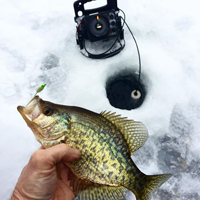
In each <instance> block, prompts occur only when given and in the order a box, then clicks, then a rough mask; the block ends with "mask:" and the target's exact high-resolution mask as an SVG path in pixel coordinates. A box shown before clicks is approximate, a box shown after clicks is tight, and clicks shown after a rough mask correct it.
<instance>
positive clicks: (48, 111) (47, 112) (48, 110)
mask: <svg viewBox="0 0 200 200" xmlns="http://www.w3.org/2000/svg"><path fill="white" fill-rule="evenodd" d="M43 113H44V114H45V115H46V116H51V115H52V114H53V108H51V107H49V106H47V107H45V108H44V110H43Z"/></svg>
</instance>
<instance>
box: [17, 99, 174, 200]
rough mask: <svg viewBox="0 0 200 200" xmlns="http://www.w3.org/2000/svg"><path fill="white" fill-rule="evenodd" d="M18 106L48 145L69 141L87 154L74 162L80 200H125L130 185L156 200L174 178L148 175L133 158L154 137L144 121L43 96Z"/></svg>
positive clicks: (140, 196) (146, 199)
mask: <svg viewBox="0 0 200 200" xmlns="http://www.w3.org/2000/svg"><path fill="white" fill-rule="evenodd" d="M17 109H18V111H19V112H20V114H21V115H22V117H23V118H24V120H25V121H26V123H27V125H28V126H29V127H30V128H31V130H32V131H33V133H34V135H35V137H36V139H37V140H38V141H39V142H40V143H41V144H42V145H43V146H44V147H45V148H48V147H51V146H54V145H56V144H59V143H66V144H67V145H69V146H70V147H72V148H76V149H79V150H80V152H81V159H80V160H78V161H76V162H74V163H70V164H69V167H70V169H71V171H72V173H73V176H72V186H73V187H74V188H75V189H74V190H75V191H76V193H77V194H78V197H79V199H80V200H88V199H90V200H102V199H104V200H124V197H125V193H126V190H127V189H129V190H131V191H132V192H133V193H134V194H135V196H136V198H137V200H150V198H151V195H152V194H153V193H154V192H155V191H156V190H157V189H158V188H159V187H160V186H161V185H162V184H163V183H164V182H165V181H167V180H168V179H169V178H170V177H171V175H170V174H161V175H152V176H150V175H145V174H144V173H143V172H141V171H140V170H139V169H138V168H137V166H136V165H135V163H134V162H133V161H132V159H131V155H132V154H133V153H134V152H135V151H137V150H138V149H139V148H140V147H142V146H143V144H144V143H145V142H146V140H147V137H148V135H147V129H146V127H145V126H144V125H143V124H142V123H141V122H136V121H133V120H128V119H127V118H122V117H120V115H115V113H110V112H106V111H104V112H102V113H100V114H98V113H95V112H92V111H89V110H86V109H84V108H80V107H74V106H64V105H58V104H54V103H51V102H48V101H43V100H42V99H41V98H39V96H35V97H34V98H33V99H32V100H31V101H30V102H29V103H28V104H27V105H26V106H25V107H22V106H18V107H17Z"/></svg>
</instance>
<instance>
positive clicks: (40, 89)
mask: <svg viewBox="0 0 200 200" xmlns="http://www.w3.org/2000/svg"><path fill="white" fill-rule="evenodd" d="M45 86H46V84H42V85H41V86H40V87H38V89H37V90H36V93H35V96H36V95H37V94H38V93H39V92H41V91H42V90H44V88H45Z"/></svg>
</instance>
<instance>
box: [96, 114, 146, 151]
mask: <svg viewBox="0 0 200 200" xmlns="http://www.w3.org/2000/svg"><path fill="white" fill-rule="evenodd" d="M100 115H102V116H103V117H105V118H106V119H107V120H109V121H110V122H112V123H113V124H114V125H115V126H116V127H117V128H118V129H119V130H120V132H121V134H122V135H123V137H124V140H125V141H126V143H127V145H128V147H129V150H130V153H131V154H133V153H134V152H135V151H137V150H138V149H139V148H140V147H142V146H143V145H144V143H145V142H146V140H147V138H148V131H147V129H146V127H145V126H144V125H143V124H142V123H141V122H136V121H133V120H128V119H127V118H126V117H125V118H122V117H121V116H120V115H116V114H115V113H111V112H106V111H104V112H101V113H100Z"/></svg>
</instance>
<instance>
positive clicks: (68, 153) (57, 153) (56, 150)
mask: <svg viewBox="0 0 200 200" xmlns="http://www.w3.org/2000/svg"><path fill="white" fill-rule="evenodd" d="M44 152H45V154H46V155H48V158H49V159H50V161H51V164H52V165H55V164H57V163H59V162H61V161H63V162H73V161H75V160H77V159H79V157H80V152H79V151H78V150H77V149H72V148H71V147H69V146H68V145H66V144H59V145H56V146H53V147H51V148H48V149H46V150H44Z"/></svg>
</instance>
